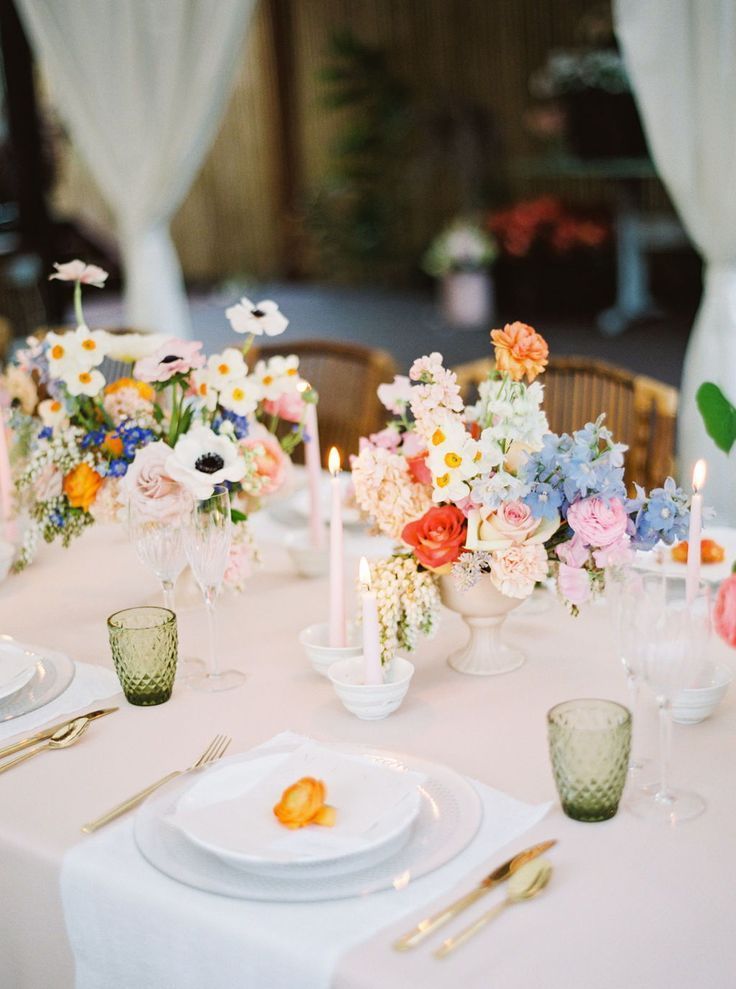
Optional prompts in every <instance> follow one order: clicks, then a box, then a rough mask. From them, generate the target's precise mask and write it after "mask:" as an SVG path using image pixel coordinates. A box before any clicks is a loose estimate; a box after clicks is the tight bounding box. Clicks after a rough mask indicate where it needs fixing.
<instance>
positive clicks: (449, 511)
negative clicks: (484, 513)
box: [401, 505, 467, 573]
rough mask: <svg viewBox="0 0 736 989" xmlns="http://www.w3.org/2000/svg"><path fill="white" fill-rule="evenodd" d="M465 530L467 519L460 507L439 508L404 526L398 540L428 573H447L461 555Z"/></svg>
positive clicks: (442, 506) (431, 509)
mask: <svg viewBox="0 0 736 989" xmlns="http://www.w3.org/2000/svg"><path fill="white" fill-rule="evenodd" d="M466 529H467V520H466V518H465V516H464V515H463V513H462V512H461V511H460V509H459V508H456V507H455V506H454V505H439V506H434V507H432V508H430V509H429V511H428V512H426V513H425V514H424V515H423V516H422V517H421V518H420V519H417V520H416V522H409V524H408V525H405V526H404V531H403V532H402V533H401V538H402V539H403V540H404V542H405V543H408V544H409V545H410V546H412V547H413V548H414V555H415V556H416V558H417V560H419V562H420V563H421V564H422V566H424V567H426V568H427V570H435V571H437V572H441V573H447V572H448V571H449V569H450V566H451V564H453V563H454V562H455V560H457V558H458V557H459V556H460V553H461V551H462V548H463V545H464V543H465V534H466Z"/></svg>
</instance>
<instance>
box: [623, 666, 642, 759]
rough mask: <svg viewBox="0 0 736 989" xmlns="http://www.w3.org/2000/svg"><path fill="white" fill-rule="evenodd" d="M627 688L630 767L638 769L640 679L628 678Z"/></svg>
mask: <svg viewBox="0 0 736 989" xmlns="http://www.w3.org/2000/svg"><path fill="white" fill-rule="evenodd" d="M626 686H627V688H628V691H629V707H630V708H631V730H632V735H631V758H630V760H629V765H630V766H632V767H634V768H638V767H639V766H640V763H639V761H638V759H637V756H638V755H639V746H638V744H637V742H638V740H639V728H640V726H641V689H640V682H639V677H638V676H635V675H634V674H633V673H628V674H627V676H626Z"/></svg>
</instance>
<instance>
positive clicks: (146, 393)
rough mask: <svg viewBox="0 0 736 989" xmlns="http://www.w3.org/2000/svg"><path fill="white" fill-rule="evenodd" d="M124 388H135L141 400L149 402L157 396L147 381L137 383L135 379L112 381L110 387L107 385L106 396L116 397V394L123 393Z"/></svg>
mask: <svg viewBox="0 0 736 989" xmlns="http://www.w3.org/2000/svg"><path fill="white" fill-rule="evenodd" d="M123 388H135V390H136V391H137V392H138V394H139V395H140V396H141V398H145V399H147V400H148V401H149V402H152V401H153V399H154V397H155V395H156V392H155V391H154V390H153V388H152V387H151V386H150V385H149V384H147V383H146V382H145V381H136V379H135V378H118V380H117V381H111V382H110V384H109V385H105V394H106V395H114V394H115V392H118V391H121V390H122V389H123Z"/></svg>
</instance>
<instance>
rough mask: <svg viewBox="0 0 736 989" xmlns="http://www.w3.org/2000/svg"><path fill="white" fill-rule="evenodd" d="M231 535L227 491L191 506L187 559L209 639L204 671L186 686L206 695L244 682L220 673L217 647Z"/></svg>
mask: <svg viewBox="0 0 736 989" xmlns="http://www.w3.org/2000/svg"><path fill="white" fill-rule="evenodd" d="M232 535H233V533H232V521H231V516H230V495H229V493H228V490H227V488H226V487H224V486H222V485H217V486H216V487H215V490H214V493H213V494H212V496H211V497H210V498H206V499H205V500H204V501H200V502H197V504H196V505H195V506H194V508H193V510H192V514H191V518H190V521H189V525H188V526H187V528H186V529H185V531H184V549H185V552H186V558H187V560H188V561H189V566H190V567H191V569H192V573H193V574H194V577H195V579H196V581H197V583H198V584H199V588H200V590H201V591H202V596H203V598H204V603H205V608H206V611H207V625H208V638H209V657H208V663H207V669H206V670H205V671H203V672H201V673H193V674H192V675H191V676H188V677H187V680H186V682H187V685H188V686H190V687H192V688H193V689H194V690H202V691H206V692H208V693H214V692H217V691H221V690H233V689H234V688H236V687H240V686H242V684H243V682H244V681H245V674H244V673H242V672H241V671H240V670H221V669H220V664H219V657H218V646H217V623H216V615H215V604H216V601H217V596H218V594H219V593H220V590H221V588H222V582H223V579H224V577H225V571H226V570H227V567H228V562H229V558H230V546H231V544H232Z"/></svg>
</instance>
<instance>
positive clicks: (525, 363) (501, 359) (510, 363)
mask: <svg viewBox="0 0 736 989" xmlns="http://www.w3.org/2000/svg"><path fill="white" fill-rule="evenodd" d="M491 340H492V341H493V346H494V347H495V348H496V367H497V368H498V370H499V371H506V372H507V373H508V374H509V375H510V376H511V378H512V379H513V380H514V381H521V379H522V378H523V377H524V375H526V376H527V378H528V379H529V381H534V379H535V378H536V376H537V375H538V374H541V373H542V371H544V369H545V367H546V366H547V357H548V356H549V347H548V346H547V341H546V340H545V339H544V337H542V336H540V335H539V333H537V332H536V330H533V329H532V327H531V326H527V325H526V323H507V324H506V326H504V328H503V329H502V330H491Z"/></svg>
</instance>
